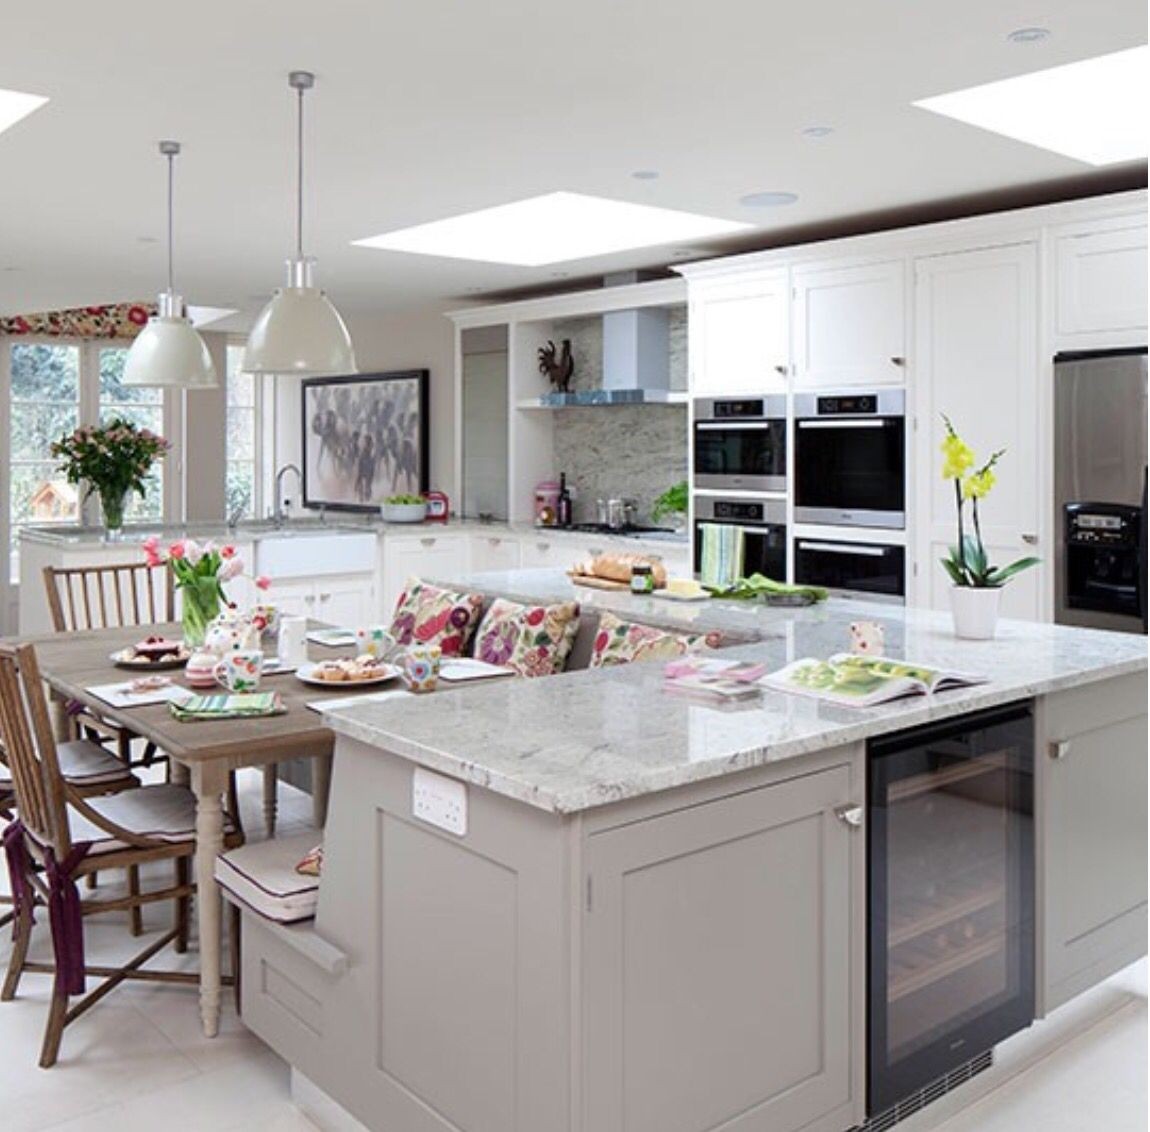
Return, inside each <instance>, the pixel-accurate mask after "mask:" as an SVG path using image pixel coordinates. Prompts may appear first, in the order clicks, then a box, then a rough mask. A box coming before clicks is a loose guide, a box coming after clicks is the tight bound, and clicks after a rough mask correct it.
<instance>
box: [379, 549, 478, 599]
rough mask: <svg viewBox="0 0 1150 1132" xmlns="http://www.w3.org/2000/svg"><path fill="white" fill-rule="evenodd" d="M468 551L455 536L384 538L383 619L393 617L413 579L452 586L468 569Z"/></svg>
mask: <svg viewBox="0 0 1150 1132" xmlns="http://www.w3.org/2000/svg"><path fill="white" fill-rule="evenodd" d="M464 556H465V548H464V546H463V543H462V541H461V539H460V538H458V537H456V536H454V535H420V536H418V537H416V538H407V537H403V538H385V543H384V551H383V600H382V603H381V609H382V612H383V616H384V617H385V618H386V617H390V616H391V613H392V611H393V610H394V609H395V603H396V601H397V600H398V599H399V595H400V593H401V592H402V591H403V586H404V583H405V582H406V581H407V579H408V578H410V577H417V578H424V579H426V580H428V581H440V582H450V581H453V580H454V579H455V578H457V577H458V576H459V575H460V574H461V573H462V572H463V570H464V569H465V562H464Z"/></svg>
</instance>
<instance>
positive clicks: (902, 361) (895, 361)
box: [890, 354, 906, 366]
mask: <svg viewBox="0 0 1150 1132" xmlns="http://www.w3.org/2000/svg"><path fill="white" fill-rule="evenodd" d="M890 364H891V365H892V366H905V365H906V358H904V357H903V356H902V355H901V354H895V355H894V356H893V357H892V358H891V360H890Z"/></svg>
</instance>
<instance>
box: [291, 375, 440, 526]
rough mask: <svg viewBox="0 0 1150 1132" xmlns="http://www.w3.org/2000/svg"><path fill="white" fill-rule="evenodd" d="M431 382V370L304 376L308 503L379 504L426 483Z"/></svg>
mask: <svg viewBox="0 0 1150 1132" xmlns="http://www.w3.org/2000/svg"><path fill="white" fill-rule="evenodd" d="M427 383H428V371H427V370H425V369H412V370H399V371H396V372H394V373H358V374H354V375H351V376H348V377H309V378H306V379H305V380H304V381H303V383H302V396H303V502H304V506H305V507H311V508H319V507H327V508H332V509H335V510H340V511H374V510H376V509H377V508H378V507H379V505H380V504H381V503H382V502H383V501H384V500H385V499H386V498H387V497H388V496H390V495H419V494H421V493H422V492H424V491H426V490H427V468H428V417H427Z"/></svg>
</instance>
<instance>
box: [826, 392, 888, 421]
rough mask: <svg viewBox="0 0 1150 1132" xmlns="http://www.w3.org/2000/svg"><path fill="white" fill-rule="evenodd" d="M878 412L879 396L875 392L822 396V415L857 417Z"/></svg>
mask: <svg viewBox="0 0 1150 1132" xmlns="http://www.w3.org/2000/svg"><path fill="white" fill-rule="evenodd" d="M877 412H878V398H877V397H876V396H875V395H874V394H873V393H858V394H854V395H853V396H846V397H820V398H819V399H818V414H819V416H820V417H846V416H850V417H857V416H863V415H864V414H867V413H877Z"/></svg>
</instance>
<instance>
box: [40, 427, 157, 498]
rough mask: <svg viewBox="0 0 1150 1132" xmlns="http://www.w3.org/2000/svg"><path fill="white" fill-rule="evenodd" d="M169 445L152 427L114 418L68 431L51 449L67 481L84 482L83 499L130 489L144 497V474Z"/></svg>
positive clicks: (110, 494)
mask: <svg viewBox="0 0 1150 1132" xmlns="http://www.w3.org/2000/svg"><path fill="white" fill-rule="evenodd" d="M170 447H171V445H170V444H169V443H168V442H167V441H166V440H165V439H164V438H163V437H162V436H157V435H156V434H155V433H154V432H152V431H151V429H147V428H138V427H137V426H136V425H135V424H134V423H133V422H132V421H129V420H126V419H125V418H124V417H115V418H114V419H113V420H111V421H109V422H108V423H107V424H105V425H101V426H100V427H99V428H94V427H92V426H91V425H85V426H83V427H82V428H78V429H76V430H75V431H74V432H70V433H67V434H66V435H64V436H62V437H61V438H60V439H59V440H57V441H56V442H55V443H54V444H53V445H52V447H51V449H50V451H51V453H52V455H53V456H55V457H56V458H57V459H58V460H59V461H60V464H59V470H60V471H61V472H63V473H64V477H65V478H66V479H67V481H68V482H69V483H74V484H79V483H81V482H83V483H85V484H86V485H87V487H86V489H85V493H84V498H85V499H87V497H88V496H89V495H91V494H92V492H96V494H97V495H99V496H101V497H107V496H119V498H121V499H122V498H123V497H124V496H125V495H127V494H128V492H129V491H134V492H136V494H137V495H139V496H141V497H142V496H143V494H144V486H145V485H144V479H145V477H146V476H147V474H148V472H149V471H150V470H151V467H152V465H153V464H154V463H155V462H156V461H157V460H160V459H162V458H163V457H164V456H166V455H167V454H168V449H169V448H170Z"/></svg>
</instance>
